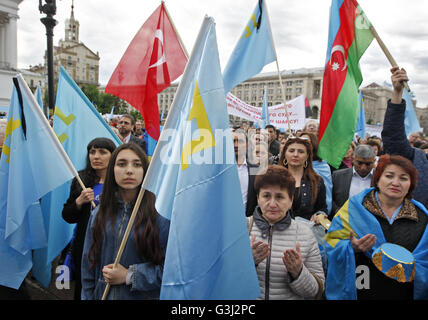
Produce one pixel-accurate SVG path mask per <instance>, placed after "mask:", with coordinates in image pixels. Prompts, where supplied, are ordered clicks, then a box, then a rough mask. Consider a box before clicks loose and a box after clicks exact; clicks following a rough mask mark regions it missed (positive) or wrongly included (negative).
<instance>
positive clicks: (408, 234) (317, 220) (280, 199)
mask: <svg viewBox="0 0 428 320" xmlns="http://www.w3.org/2000/svg"><path fill="white" fill-rule="evenodd" d="M391 72H392V77H391V79H392V83H393V95H392V98H391V99H390V100H389V101H388V106H387V110H386V113H385V119H384V127H383V131H382V137H377V136H372V137H370V136H367V137H363V138H360V137H356V138H355V139H354V141H352V142H350V147H349V150H348V151H347V153H346V155H345V156H344V158H343V161H342V163H341V165H340V166H339V167H338V168H334V167H332V166H330V165H329V164H328V163H326V162H325V161H324V160H323V159H321V158H319V156H318V154H317V151H318V123H317V121H308V122H307V123H306V126H305V128H303V130H298V131H296V132H286V133H284V132H281V131H279V130H277V129H276V128H275V127H274V126H272V125H268V126H266V128H263V129H256V128H253V127H249V126H248V125H247V124H242V125H240V126H235V127H234V128H233V130H232V139H233V145H234V151H235V159H236V163H237V167H238V176H239V181H240V186H241V194H242V201H243V203H244V207H245V215H246V220H247V225H248V233H249V239H250V245H251V249H252V253H253V258H254V264H255V268H256V272H257V275H258V279H259V283H260V290H261V296H260V297H259V299H266V300H273V299H281V300H288V299H343V298H345V299H347V298H349V299H361V300H363V299H428V267H427V266H428V253H427V252H426V251H427V250H423V249H424V246H425V242H426V241H428V234H427V223H428V211H427V209H426V207H427V206H428V193H427V192H426V190H428V148H427V147H426V145H427V141H428V140H427V139H426V138H424V137H423V135H421V134H419V133H414V134H412V135H410V136H409V137H407V136H406V134H405V129H404V114H405V101H404V100H403V99H402V92H403V88H404V86H403V81H407V80H408V78H407V74H406V72H405V71H404V70H402V69H398V68H393V69H391ZM110 126H111V127H112V129H113V130H114V131H115V133H116V134H117V135H118V136H119V138H120V139H121V140H122V141H123V144H122V145H121V146H119V147H117V148H116V146H115V144H114V143H113V142H112V141H111V140H109V139H107V138H96V139H94V140H93V141H91V142H90V143H89V144H88V146H87V158H86V167H85V169H83V170H82V171H80V172H79V175H80V177H81V179H82V180H83V182H84V185H85V186H86V189H82V188H81V187H80V185H79V183H78V182H77V180H76V179H74V180H73V182H72V184H71V189H70V194H69V198H68V200H67V202H66V203H65V204H64V209H63V211H62V217H63V219H64V220H65V221H66V222H68V223H70V224H76V227H75V232H74V236H73V239H72V241H71V243H70V245H69V247H68V248H67V250H66V251H67V252H71V257H72V261H73V263H74V267H75V269H74V278H75V283H76V285H75V294H74V299H75V300H80V299H101V297H102V296H103V293H104V290H105V288H106V286H107V285H109V286H111V289H110V291H109V292H108V295H107V299H158V298H159V294H160V287H161V281H162V268H163V262H164V258H165V251H166V245H167V241H168V232H169V221H168V220H167V219H165V218H163V217H162V216H160V215H159V214H158V213H157V212H156V209H155V205H154V202H155V196H154V195H153V194H152V193H150V192H148V191H146V192H145V194H144V197H143V199H142V201H141V203H140V205H139V208H138V211H137V216H136V220H135V223H134V226H133V229H132V231H131V233H130V237H129V241H128V244H127V246H126V248H125V250H124V254H123V258H122V259H121V260H120V263H119V264H118V266H117V267H113V262H114V260H115V255H116V253H117V251H118V247H119V245H120V241H121V239H122V237H123V234H124V232H125V228H126V225H127V223H128V221H129V218H130V215H131V212H132V210H133V207H134V204H135V203H136V198H137V194H138V191H139V189H140V187H141V184H142V181H143V179H144V175H145V174H146V172H147V168H148V165H149V160H148V157H147V155H146V153H145V151H144V150H145V148H146V143H145V140H144V128H143V125H142V122H141V120H137V121H136V120H135V119H134V117H133V116H132V115H129V114H126V115H122V116H121V117H120V119H118V121H117V123H113V122H111V123H110ZM385 242H388V243H392V244H395V245H399V246H402V247H404V248H405V249H407V250H408V251H410V252H412V253H413V256H414V257H415V265H416V268H415V271H414V272H415V275H414V277H413V278H412V281H404V282H400V281H398V280H396V279H392V278H391V277H390V276H388V275H387V274H385V272H382V271H381V270H379V268H378V267H377V266H376V264H375V263H374V262H373V259H372V256H371V254H372V251H373V248H375V247H377V246H379V245H380V244H382V243H385ZM425 249H426V248H425ZM359 266H366V267H367V270H368V273H367V274H366V275H365V276H366V277H367V278H366V285H363V286H358V285H356V284H355V283H356V277H357V275H356V270H358V269H359ZM237 267H238V266H237ZM349 279H350V280H349ZM367 283H369V285H367ZM9 289H10V288H4V287H3V288H0V292H3V293H2V297H5V296H7V295H9V296H13V291H11V290H9ZM22 290H23V288H20V290H18V291H17V292H19V293H20V294H21V293H22ZM21 297H22V296H21Z"/></svg>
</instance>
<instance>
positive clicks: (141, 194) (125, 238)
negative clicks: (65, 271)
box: [101, 1, 189, 300]
mask: <svg viewBox="0 0 428 320" xmlns="http://www.w3.org/2000/svg"><path fill="white" fill-rule="evenodd" d="M161 3H162V5H163V7H164V9H165V12H166V14H167V16H168V18H169V21H171V25H172V27H173V29H174V31H175V33H176V34H177V38H178V41H179V43H180V45H181V48H182V49H183V52H184V54H185V55H186V58H187V59H189V54H188V53H187V50H186V47H185V46H184V44H183V41H182V40H181V37H180V34H179V33H178V31H177V29H176V28H175V25H174V22H173V21H172V19H171V16H170V15H169V12H168V9H167V8H166V6H165V3H164V1H161ZM186 69H187V66H186ZM173 104H174V102H173ZM169 114H170V113H169V112H168V116H167V118H166V123H165V126H166V125H167V123H168V118H169ZM163 132H165V131H163ZM161 136H162V132H161ZM159 139H160V138H159ZM158 152H160V151H159V148H158V144H156V147H155V151H154V153H153V156H152V158H155V155H156V154H157V153H158ZM152 167H153V165H152V163H151V161H150V163H149V167H148V168H147V172H146V175H145V177H147V176H149V172H150V171H151V170H152V169H151V168H152ZM145 191H146V190H145V188H144V180H143V182H142V184H141V188H140V192H139V193H138V196H137V200H136V202H135V205H134V209H133V210H132V213H131V217H130V218H129V222H128V225H127V226H126V230H125V234H124V235H123V238H122V242H121V243H120V247H119V250H118V252H117V255H116V259H115V260H114V264H113V269H115V268H117V265H118V264H119V261H120V258H121V257H122V253H123V250H124V249H125V245H126V242H127V241H128V238H129V234H130V232H131V228H132V226H133V224H134V220H135V217H136V216H137V211H138V208H139V207H140V204H141V201H142V199H143V197H144V193H145ZM109 290H110V284H109V283H107V285H106V287H105V289H104V293H103V296H102V298H101V300H106V299H107V295H108V292H109Z"/></svg>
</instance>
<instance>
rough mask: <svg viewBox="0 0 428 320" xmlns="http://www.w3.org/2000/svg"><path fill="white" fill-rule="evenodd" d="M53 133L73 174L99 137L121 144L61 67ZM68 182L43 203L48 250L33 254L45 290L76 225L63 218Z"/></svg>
mask: <svg viewBox="0 0 428 320" xmlns="http://www.w3.org/2000/svg"><path fill="white" fill-rule="evenodd" d="M54 115H55V117H54V121H53V129H54V131H55V133H56V135H57V137H58V139H59V141H60V142H61V144H62V146H63V147H64V150H65V152H66V153H67V155H68V156H69V158H70V160H71V162H72V163H73V165H74V167H75V168H76V170H82V169H84V168H85V166H86V156H87V150H86V147H87V145H88V143H89V142H90V141H91V140H93V139H95V138H98V137H105V138H109V139H111V140H112V141H113V142H114V143H115V144H116V145H120V144H122V142H121V141H120V139H119V137H118V136H117V135H116V134H115V133H114V132H113V130H112V129H111V128H110V126H109V125H108V124H107V122H106V121H105V120H104V119H103V117H102V116H101V114H100V113H99V112H98V111H97V109H95V107H94V106H93V105H92V103H91V102H90V101H89V99H88V98H87V97H86V96H85V94H84V93H83V92H82V90H81V89H80V88H79V86H78V85H77V84H76V83H75V82H74V80H73V79H72V78H71V77H70V76H69V75H68V74H67V72H66V71H65V69H64V68H63V67H62V66H61V68H60V76H59V80H58V89H57V96H56V107H55V113H54ZM70 186H71V181H68V182H67V183H65V184H62V185H61V186H59V187H58V188H57V189H55V190H53V191H52V192H50V193H49V194H47V195H46V196H45V197H43V199H42V210H43V215H44V218H45V222H46V230H47V236H48V246H47V248H43V249H41V250H36V251H35V252H34V261H35V262H34V268H33V276H34V277H35V278H36V279H37V280H39V281H40V282H41V283H42V284H43V285H44V286H45V287H48V286H49V282H50V279H51V263H52V261H53V260H54V259H55V258H56V257H57V256H58V255H59V254H60V253H61V251H62V250H63V249H64V248H65V247H66V246H67V244H68V243H69V242H70V240H71V237H72V236H73V230H74V227H75V225H72V224H68V223H67V222H65V221H64V219H63V218H62V215H61V212H62V209H63V208H64V203H65V202H66V201H67V199H68V197H69V195H70Z"/></svg>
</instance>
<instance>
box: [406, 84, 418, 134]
mask: <svg viewBox="0 0 428 320" xmlns="http://www.w3.org/2000/svg"><path fill="white" fill-rule="evenodd" d="M403 99H404V100H405V101H406V111H405V113H404V128H405V129H406V136H409V135H410V134H411V133H413V132H422V131H423V129H422V128H421V126H420V125H419V121H418V116H417V115H416V111H415V108H414V107H413V102H412V97H411V96H410V93H409V92H408V91H407V90H406V89H404V90H403Z"/></svg>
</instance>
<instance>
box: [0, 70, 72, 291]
mask: <svg viewBox="0 0 428 320" xmlns="http://www.w3.org/2000/svg"><path fill="white" fill-rule="evenodd" d="M13 81H14V87H13V93H12V99H11V104H10V108H9V113H8V118H7V121H8V122H7V127H6V133H5V140H4V145H3V153H2V156H1V159H0V285H2V286H6V287H10V288H14V289H18V288H19V286H20V285H21V283H22V281H23V280H24V279H25V277H26V276H27V274H28V272H29V271H30V269H31V267H32V265H33V257H32V250H35V249H39V248H45V247H46V246H47V237H48V232H47V230H46V228H45V221H44V217H43V215H42V211H41V206H40V201H39V199H40V198H42V197H43V196H44V195H46V194H47V193H48V192H50V191H51V190H53V189H55V188H57V187H58V186H60V185H62V184H64V183H65V182H66V181H70V180H71V179H72V178H73V177H74V176H76V175H77V172H76V171H75V170H74V168H73V165H72V164H71V162H70V160H69V158H68V157H67V155H66V153H65V152H64V149H63V148H62V146H61V144H60V143H59V142H58V139H57V138H56V136H55V134H54V132H53V131H52V128H51V127H50V125H49V122H48V121H47V119H46V118H45V116H44V115H43V113H42V111H41V109H40V106H39V105H38V103H37V101H36V99H35V98H34V96H33V94H32V92H31V90H30V88H28V86H27V84H26V83H25V81H24V79H23V78H22V76H21V75H18V76H17V77H16V78H14V79H13Z"/></svg>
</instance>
